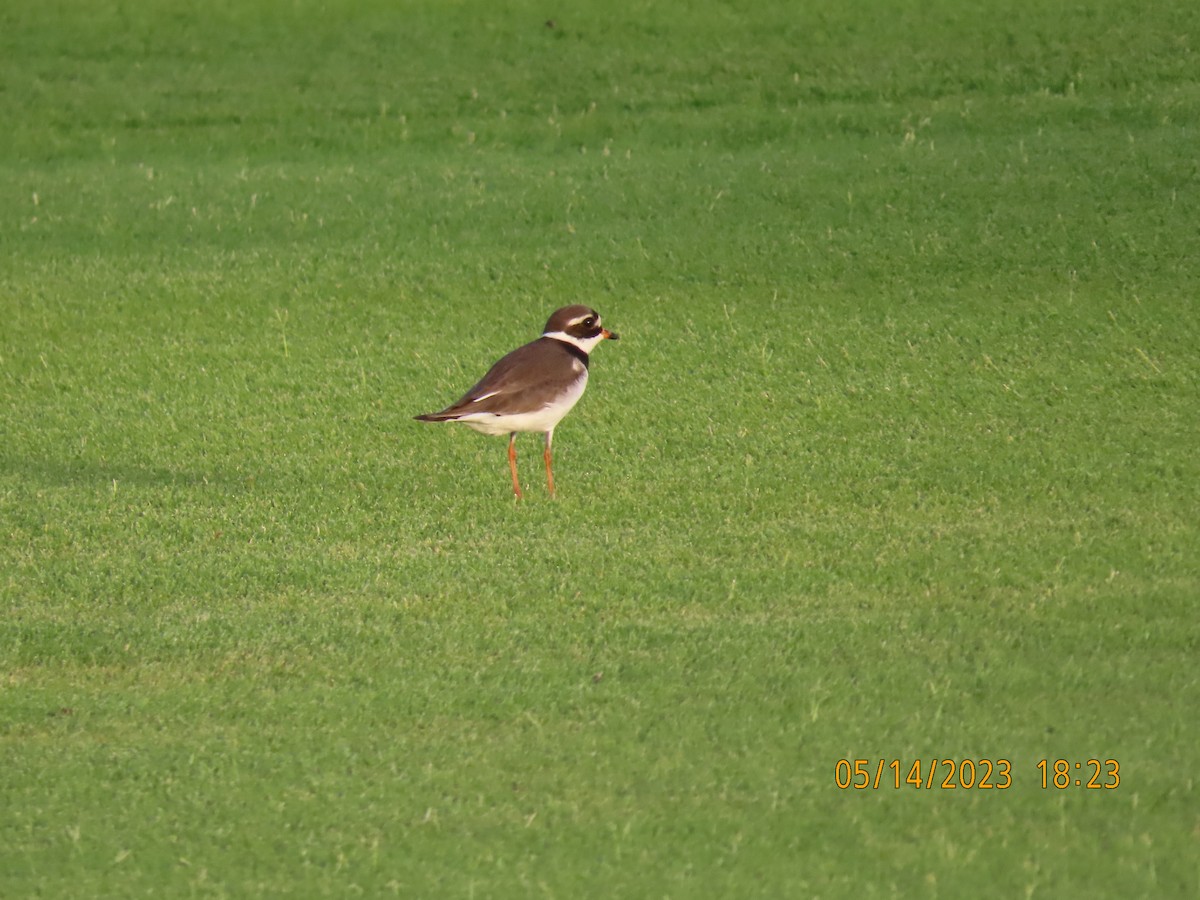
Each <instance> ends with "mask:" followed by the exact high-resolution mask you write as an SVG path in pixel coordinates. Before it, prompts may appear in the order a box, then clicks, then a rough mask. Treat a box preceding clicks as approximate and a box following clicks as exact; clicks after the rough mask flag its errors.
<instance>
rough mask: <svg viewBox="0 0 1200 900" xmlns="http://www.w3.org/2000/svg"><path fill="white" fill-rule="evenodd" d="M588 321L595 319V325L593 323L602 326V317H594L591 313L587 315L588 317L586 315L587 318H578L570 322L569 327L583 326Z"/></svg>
mask: <svg viewBox="0 0 1200 900" xmlns="http://www.w3.org/2000/svg"><path fill="white" fill-rule="evenodd" d="M588 319H593V320H594V323H593V324H596V325H599V324H600V317H599V316H594V315H592V314H591V313H588V314H587V315H585V316H576V317H575V318H574V319H572V320H571V321H570V322H568V323H567V324H568V325H582V324H583V323H584V322H586V321H587V320H588Z"/></svg>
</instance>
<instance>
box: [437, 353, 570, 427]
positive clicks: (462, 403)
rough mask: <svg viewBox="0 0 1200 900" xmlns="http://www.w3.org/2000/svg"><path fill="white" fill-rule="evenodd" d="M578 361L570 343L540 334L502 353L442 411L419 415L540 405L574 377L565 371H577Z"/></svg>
mask: <svg viewBox="0 0 1200 900" xmlns="http://www.w3.org/2000/svg"><path fill="white" fill-rule="evenodd" d="M575 362H576V360H575V358H574V356H573V354H572V353H571V348H570V346H569V345H567V344H564V343H563V342H562V341H556V340H554V339H553V338H538V339H537V340H536V341H533V342H531V343H528V344H525V345H524V346H523V347H518V348H517V349H516V350H514V351H512V352H511V353H509V354H507V355H506V356H504V357H501V359H499V360H498V361H497V362H496V364H495V365H493V366H492V367H491V368H490V369H488V372H487V374H486V375H484V376H483V377H482V378H481V379H479V382H478V383H477V384H476V385H475V386H474V387H472V388H471V389H470V390H469V391H467V392H466V393H465V394H463V395H462V397H461V398H459V400H458V401H457V402H455V403H452V404H451V405H450V406H447V407H446V408H445V409H443V410H442V411H441V412H436V413H427V414H426V415H422V416H417V417H416V418H418V419H420V420H422V421H424V422H444V421H446V420H447V419H457V418H458V417H459V416H462V415H465V414H466V413H475V412H490V413H498V414H503V413H508V412H513V411H514V410H528V409H540V408H541V407H543V406H545V405H547V404H549V403H551V402H552V401H553V400H554V399H555V398H556V397H558V396H559V395H560V394H562V393H563V391H564V390H566V388H567V386H568V385H569V384H570V383H571V382H573V381H574V379H570V378H564V374H566V373H571V372H573V371H575V369H574V364H575Z"/></svg>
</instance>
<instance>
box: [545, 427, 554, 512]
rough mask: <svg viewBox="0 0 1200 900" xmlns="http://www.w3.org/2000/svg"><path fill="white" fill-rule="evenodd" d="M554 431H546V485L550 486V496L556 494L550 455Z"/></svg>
mask: <svg viewBox="0 0 1200 900" xmlns="http://www.w3.org/2000/svg"><path fill="white" fill-rule="evenodd" d="M551 434H552V432H549V431H547V432H546V452H545V453H544V454H543V457H544V458H545V460H546V486H547V487H549V488H550V496H551V497H553V496H554V466H553V464H552V463H551V455H550V435H551Z"/></svg>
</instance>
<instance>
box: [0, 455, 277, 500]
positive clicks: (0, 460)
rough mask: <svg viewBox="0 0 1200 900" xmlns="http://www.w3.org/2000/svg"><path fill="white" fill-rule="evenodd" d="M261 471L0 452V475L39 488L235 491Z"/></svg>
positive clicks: (256, 480)
mask: <svg viewBox="0 0 1200 900" xmlns="http://www.w3.org/2000/svg"><path fill="white" fill-rule="evenodd" d="M263 474H264V473H263V472H240V473H236V474H230V473H228V472H222V471H215V470H209V471H181V470H178V469H171V468H167V467H165V466H152V465H138V464H135V463H122V462H95V461H87V460H58V459H17V458H14V457H12V456H2V455H0V478H4V477H7V476H15V477H17V478H19V479H21V480H22V481H25V482H31V483H34V484H38V485H41V486H43V487H58V488H62V487H66V488H79V487H93V488H101V487H105V486H111V485H113V484H114V483H116V484H117V485H118V486H119V485H134V486H136V487H143V488H164V487H184V488H206V487H207V488H214V489H216V490H220V491H225V492H228V493H235V492H238V491H242V490H245V489H247V488H249V487H253V486H254V485H255V484H260V483H261V482H262V480H263V477H262V476H263Z"/></svg>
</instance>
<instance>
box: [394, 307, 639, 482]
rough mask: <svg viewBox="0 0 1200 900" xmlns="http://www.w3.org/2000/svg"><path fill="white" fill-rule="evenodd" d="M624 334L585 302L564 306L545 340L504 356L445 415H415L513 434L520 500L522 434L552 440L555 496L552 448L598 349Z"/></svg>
mask: <svg viewBox="0 0 1200 900" xmlns="http://www.w3.org/2000/svg"><path fill="white" fill-rule="evenodd" d="M618 337H619V336H618V335H617V334H616V333H614V332H612V331H609V330H608V329H607V328H605V327H604V326H603V325H602V324H601V321H600V314H599V313H598V312H596V311H595V310H594V309H592V308H591V307H588V306H584V305H582V304H574V305H572V306H564V307H563V308H562V309H559V310H556V311H555V312H554V313H553V314H552V315H551V316H550V318H549V319H548V320H547V321H546V327H545V328H544V329H543V330H542V336H541V337H540V338H538V339H537V340H535V341H531V342H529V343H528V344H525V345H524V346H521V347H518V348H517V349H516V350H513V351H512V352H511V353H509V354H507V355H506V356H503V357H501V359H500V360H499V361H497V362H496V364H495V365H493V366H492V367H491V368H490V369H488V372H487V374H486V375H484V376H483V377H482V378H481V379H479V382H478V383H477V384H476V385H475V386H474V387H473V388H471V389H470V390H469V391H467V392H466V393H465V394H463V396H462V398H461V399H460V400H458V401H457V402H456V403H452V404H451V405H450V406H447V407H446V408H445V409H443V410H442V411H441V412H435V413H424V414H423V415H419V416H414V417H413V418H415V419H416V420H417V421H420V422H461V423H462V424H463V425H466V426H467V427H468V428H473V429H474V430H475V431H479V432H482V433H483V434H492V435H502V434H507V435H508V467H509V470H510V471H511V472H512V483H513V493H514V494H516V496H517V499H518V500H520V499H521V497H522V496H523V495H522V493H521V482H520V480H519V479H518V478H517V434H518V433H520V432H522V431H528V432H541V433H542V434H544V435H545V436H546V449H545V452H544V453H543V454H542V456H543V458H544V459H545V461H546V486H547V487H548V488H549V491H550V496H551V497H553V496H554V466H553V463H552V456H551V449H550V448H551V444H552V442H553V439H554V429H555V427H557V425H558V423H559V422H561V421H562V419H563V417H564V416H565V415H566V414H567V413H569V412H570V411H571V409H572V407H574V406H575V404H576V403H578V402H579V398H580V397H582V396H583V390H584V388H585V387H587V380H588V362H589V359H590V357H591V353H592V351H593V350H594V349H595V348H596V346H597V345H598V344H599V343H600V342H601V341H605V340H611V341H615V340H617V338H618Z"/></svg>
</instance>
